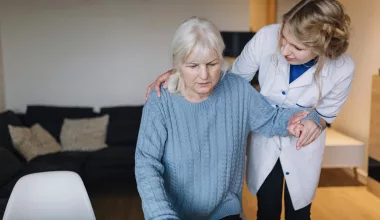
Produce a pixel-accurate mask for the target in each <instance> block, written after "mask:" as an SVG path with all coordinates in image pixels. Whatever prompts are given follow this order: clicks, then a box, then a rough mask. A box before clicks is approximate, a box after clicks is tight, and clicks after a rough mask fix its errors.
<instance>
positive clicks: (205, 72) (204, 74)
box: [199, 65, 208, 80]
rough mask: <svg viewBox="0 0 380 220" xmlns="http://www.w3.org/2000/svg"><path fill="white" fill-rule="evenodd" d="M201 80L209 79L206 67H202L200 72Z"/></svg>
mask: <svg viewBox="0 0 380 220" xmlns="http://www.w3.org/2000/svg"><path fill="white" fill-rule="evenodd" d="M199 78H201V79H202V80H206V79H207V78H208V69H207V67H206V65H205V66H201V68H200V72H199Z"/></svg>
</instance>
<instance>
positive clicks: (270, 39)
mask: <svg viewBox="0 0 380 220" xmlns="http://www.w3.org/2000/svg"><path fill="white" fill-rule="evenodd" d="M279 32H280V25H279V24H272V25H267V26H264V27H262V28H261V29H260V30H258V31H257V32H256V33H255V35H254V36H253V38H252V40H251V41H250V42H249V43H248V45H249V48H256V53H257V54H256V56H260V57H263V56H266V55H268V54H273V53H274V52H276V50H277V47H278V41H279Z"/></svg>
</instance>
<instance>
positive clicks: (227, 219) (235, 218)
mask: <svg viewBox="0 0 380 220" xmlns="http://www.w3.org/2000/svg"><path fill="white" fill-rule="evenodd" d="M221 220H241V218H240V215H230V216H227V217H224V218H222V219H221Z"/></svg>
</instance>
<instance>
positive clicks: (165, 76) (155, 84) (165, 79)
mask: <svg viewBox="0 0 380 220" xmlns="http://www.w3.org/2000/svg"><path fill="white" fill-rule="evenodd" d="M172 72H173V70H172V69H171V70H169V71H167V72H166V73H163V74H161V75H160V76H159V77H158V78H157V79H156V81H154V82H153V83H152V84H150V85H149V86H148V89H147V90H146V94H145V100H148V98H149V94H150V91H151V90H152V88H155V89H156V92H157V95H158V97H160V96H161V92H160V86H161V84H162V83H165V84H164V88H165V89H166V88H167V87H168V84H167V82H168V79H169V77H170V75H172Z"/></svg>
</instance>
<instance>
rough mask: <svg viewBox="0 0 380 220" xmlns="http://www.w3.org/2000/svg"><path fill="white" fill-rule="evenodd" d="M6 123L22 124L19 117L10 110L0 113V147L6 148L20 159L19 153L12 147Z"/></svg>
mask: <svg viewBox="0 0 380 220" xmlns="http://www.w3.org/2000/svg"><path fill="white" fill-rule="evenodd" d="M8 125H14V126H22V123H21V121H20V119H19V118H18V117H17V116H16V114H15V113H14V112H12V111H6V112H3V113H0V147H4V148H6V149H7V150H8V151H9V152H11V153H12V154H15V155H16V157H17V158H18V159H22V157H21V155H20V154H19V153H18V152H17V151H16V150H15V149H14V148H13V144H12V138H11V135H10V134H9V129H8Z"/></svg>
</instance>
